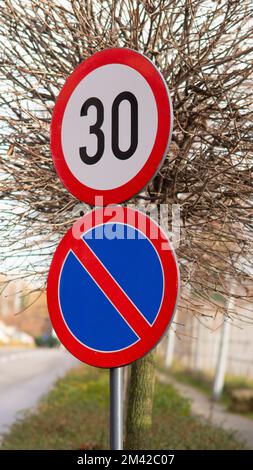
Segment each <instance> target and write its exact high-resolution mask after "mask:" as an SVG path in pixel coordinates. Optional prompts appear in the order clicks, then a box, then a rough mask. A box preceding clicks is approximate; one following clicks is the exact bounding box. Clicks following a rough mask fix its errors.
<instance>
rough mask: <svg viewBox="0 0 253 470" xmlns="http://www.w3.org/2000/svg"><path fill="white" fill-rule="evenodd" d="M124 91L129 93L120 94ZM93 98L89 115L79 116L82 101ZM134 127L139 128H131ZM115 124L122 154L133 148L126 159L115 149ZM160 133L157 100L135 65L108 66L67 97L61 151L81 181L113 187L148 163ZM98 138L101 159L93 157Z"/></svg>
mask: <svg viewBox="0 0 253 470" xmlns="http://www.w3.org/2000/svg"><path fill="white" fill-rule="evenodd" d="M124 92H127V93H128V94H129V95H122V94H123V93H124ZM120 96H121V97H122V98H121V99H120V98H118V97H120ZM91 97H95V98H96V100H99V101H98V102H96V101H94V102H93V103H92V102H91V104H90V105H88V106H87V108H88V109H87V114H86V115H85V116H81V115H80V112H81V108H82V105H83V104H85V103H87V102H88V100H90V98H91ZM117 99H118V101H116V100H117ZM115 103H118V104H116V108H115ZM113 109H116V110H115V111H114V115H113ZM133 114H134V115H133ZM102 115H103V116H102ZM147 116H148V119H147ZM116 120H117V122H115V121H116ZM97 123H98V124H97ZM100 123H101V125H100ZM93 126H94V128H93ZM132 126H134V127H135V128H136V129H134V130H133V131H132V130H131V127H132ZM116 127H117V128H118V135H117V136H116V141H117V142H116V147H119V149H120V151H121V152H127V151H128V150H129V149H130V152H129V155H126V156H127V158H126V159H120V158H118V155H117V151H116V152H115V153H116V155H115V153H114V152H113V150H115V149H113V148H112V147H113V146H112V132H113V128H114V130H115V128H116ZM97 131H98V132H99V133H97ZM156 132H157V106H156V100H155V97H154V95H153V92H152V90H151V88H150V86H149V85H148V83H147V82H146V80H145V79H144V78H143V77H142V75H141V74H140V73H139V72H137V71H136V70H134V69H132V68H131V67H128V66H125V65H121V64H112V65H104V66H103V67H100V68H98V69H95V70H94V71H93V72H92V73H90V74H89V75H88V76H86V77H85V78H84V79H83V80H82V81H81V82H80V83H79V85H78V86H77V87H76V89H75V90H74V92H73V93H72V95H71V97H70V99H69V101H68V104H67V107H66V110H65V112H64V116H63V121H62V132H61V139H62V149H63V154H64V157H65V160H66V163H67V165H68V167H69V169H70V171H71V172H72V174H73V175H74V176H75V177H76V178H77V179H78V180H79V181H80V182H81V183H83V184H84V185H86V186H89V187H91V188H93V189H99V190H105V189H113V188H117V187H119V186H122V185H123V184H125V183H127V182H128V181H129V180H131V179H132V178H133V177H134V176H135V175H136V174H137V173H138V172H139V171H140V170H141V168H142V167H143V166H144V165H145V163H146V161H147V159H148V158H149V155H150V153H151V150H152V148H153V146H154V143H155V138H156ZM135 134H136V142H133V140H134V139H135ZM99 140H101V145H102V144H103V151H102V150H101V157H100V158H99V159H97V158H94V155H97V153H98V148H99V145H100V142H99ZM102 141H103V142H102ZM131 145H132V149H131ZM82 147H85V148H86V153H87V159H89V160H90V164H85V163H84V162H83V160H82V159H81V158H80V148H82ZM119 155H121V153H119ZM99 156H100V155H99Z"/></svg>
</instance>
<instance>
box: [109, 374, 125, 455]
mask: <svg viewBox="0 0 253 470" xmlns="http://www.w3.org/2000/svg"><path fill="white" fill-rule="evenodd" d="M122 371H123V369H122V367H114V368H112V369H110V448H111V450H122V449H123V394H122V378H123V375H122Z"/></svg>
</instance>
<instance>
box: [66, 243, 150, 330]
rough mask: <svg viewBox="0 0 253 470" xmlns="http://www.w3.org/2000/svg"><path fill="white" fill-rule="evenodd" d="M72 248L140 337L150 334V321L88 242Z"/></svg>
mask: <svg viewBox="0 0 253 470" xmlns="http://www.w3.org/2000/svg"><path fill="white" fill-rule="evenodd" d="M71 250H72V251H73V253H74V254H75V256H76V257H77V259H78V260H79V261H80V263H81V264H82V265H83V267H84V268H85V269H86V270H87V271H88V273H89V274H90V276H91V277H92V278H93V279H94V281H95V282H96V283H97V285H98V286H99V288H100V289H101V290H102V292H103V293H104V294H105V296H106V297H108V299H109V301H110V302H111V303H112V304H113V305H114V307H115V308H116V309H117V310H118V312H119V313H120V315H121V316H122V317H123V318H124V320H125V321H126V322H127V323H128V324H129V325H130V326H131V328H132V329H133V330H134V332H135V333H136V334H137V335H138V336H139V338H142V337H143V336H145V335H147V334H150V329H151V326H150V324H149V323H148V321H147V320H146V319H145V318H144V317H143V316H142V314H141V313H140V311H139V310H138V309H137V308H136V306H135V305H134V304H133V302H132V301H131V299H129V297H127V295H126V293H125V292H124V290H123V289H122V288H121V287H120V286H119V284H117V282H116V281H115V279H114V278H113V277H112V276H111V274H110V273H109V272H108V271H107V269H106V268H105V266H104V265H103V264H102V263H101V261H100V260H99V259H98V258H97V257H96V255H95V253H94V252H93V251H92V250H91V248H90V247H89V246H88V245H87V243H86V242H85V241H83V240H82V239H80V240H79V243H78V244H77V245H75V246H74V247H72V248H71Z"/></svg>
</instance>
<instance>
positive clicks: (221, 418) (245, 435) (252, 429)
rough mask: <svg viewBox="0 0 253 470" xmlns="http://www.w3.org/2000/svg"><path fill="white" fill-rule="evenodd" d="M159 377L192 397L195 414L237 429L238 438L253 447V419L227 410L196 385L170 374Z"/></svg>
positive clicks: (214, 423) (183, 393) (189, 397)
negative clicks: (185, 382) (179, 379)
mask: <svg viewBox="0 0 253 470" xmlns="http://www.w3.org/2000/svg"><path fill="white" fill-rule="evenodd" d="M158 378H159V380H160V381H161V382H162V383H169V384H171V385H173V386H174V387H175V388H176V389H177V390H178V391H179V393H180V394H181V395H182V396H183V397H185V398H188V399H190V401H191V404H192V406H191V409H192V413H193V414H195V415H198V416H201V417H203V418H205V419H207V420H210V422H211V423H212V424H213V425H215V426H220V427H222V428H223V429H226V430H229V431H231V430H233V431H235V432H236V436H237V438H238V439H240V440H241V441H243V442H244V443H245V444H246V446H247V447H248V448H249V449H253V420H251V419H249V418H244V417H243V416H241V415H238V414H235V413H230V412H228V411H226V410H225V408H224V406H222V405H220V404H218V403H214V402H212V401H210V400H209V399H208V398H207V397H206V396H205V395H204V394H202V393H201V392H199V391H198V390H196V389H195V388H194V387H191V386H190V385H185V384H182V383H180V382H177V381H176V380H175V379H174V378H173V377H171V376H170V375H166V374H162V373H159V374H158Z"/></svg>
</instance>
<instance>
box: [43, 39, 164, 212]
mask: <svg viewBox="0 0 253 470" xmlns="http://www.w3.org/2000/svg"><path fill="white" fill-rule="evenodd" d="M111 63H115V64H124V65H128V66H129V67H132V68H134V69H135V70H136V71H137V72H139V73H141V75H142V76H143V77H144V78H145V79H146V81H147V82H148V84H149V85H150V87H151V89H152V91H153V94H154V96H155V100H156V104H157V111H158V126H157V134H156V139H155V143H154V146H153V149H152V151H151V154H150V156H149V158H148V160H147V161H146V163H145V165H144V166H143V167H142V169H141V170H140V171H139V172H138V173H137V174H136V175H135V176H134V178H132V179H131V180H130V181H128V182H127V183H125V184H123V185H122V186H119V187H117V188H115V189H110V190H95V189H93V188H90V187H88V186H85V185H84V184H82V183H81V182H80V181H79V180H77V179H76V178H75V176H74V175H73V174H72V172H71V171H70V169H69V167H68V165H67V163H66V161H65V158H64V154H63V150H62V144H61V128H62V120H63V115H64V111H65V109H66V106H67V103H68V100H69V98H70V96H71V94H72V93H73V91H74V89H75V88H76V86H77V85H78V84H79V82H80V81H81V80H82V79H83V78H84V77H86V76H87V75H88V74H89V73H91V72H92V71H93V70H95V69H96V68H98V67H101V66H103V65H107V64H111ZM172 126H173V111H172V104H171V100H170V95H169V91H168V89H167V86H166V83H165V81H164V79H163V77H162V75H161V74H160V72H159V71H158V69H157V68H156V67H155V65H154V64H153V63H152V62H151V60H149V59H148V58H147V57H145V56H143V55H142V54H140V53H138V52H136V51H133V50H131V49H124V48H122V49H120V48H115V49H106V50H103V51H101V52H97V53H96V54H94V55H93V56H91V57H90V58H88V59H87V60H85V61H84V62H83V63H81V64H80V65H79V66H78V67H77V68H76V69H75V70H74V71H73V73H72V74H71V75H70V77H69V78H68V79H67V81H66V83H65V84H64V86H63V88H62V90H61V92H60V94H59V97H58V99H57V101H56V104H55V108H54V112H53V117H52V124H51V152H52V157H53V161H54V166H55V169H56V171H57V173H58V175H59V177H60V179H61V181H62V183H63V184H64V186H66V188H67V189H68V190H69V191H70V192H71V193H72V194H73V195H74V196H75V197H77V198H78V199H80V200H81V201H84V202H86V203H88V204H91V205H95V197H96V196H100V197H101V196H102V197H103V206H106V205H108V204H118V203H120V202H123V201H126V200H128V199H130V198H131V197H132V196H134V195H135V194H137V193H138V192H139V191H141V190H142V189H143V188H144V187H145V186H146V185H147V184H148V182H149V181H150V180H151V179H152V178H153V177H154V175H155V173H156V172H157V171H158V170H159V168H160V166H161V164H162V163H163V160H164V158H165V157H166V153H167V150H168V146H169V143H170V139H171V134H172Z"/></svg>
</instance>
